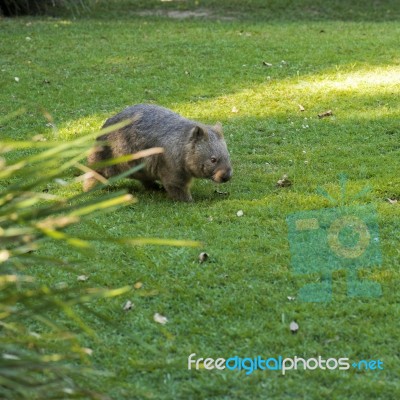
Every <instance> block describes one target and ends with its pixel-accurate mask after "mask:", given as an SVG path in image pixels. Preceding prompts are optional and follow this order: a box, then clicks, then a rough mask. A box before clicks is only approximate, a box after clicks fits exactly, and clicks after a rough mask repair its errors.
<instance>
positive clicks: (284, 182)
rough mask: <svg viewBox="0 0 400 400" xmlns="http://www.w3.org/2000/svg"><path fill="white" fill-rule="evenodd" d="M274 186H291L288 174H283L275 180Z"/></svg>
mask: <svg viewBox="0 0 400 400" xmlns="http://www.w3.org/2000/svg"><path fill="white" fill-rule="evenodd" d="M276 186H278V187H289V186H292V182H291V181H290V180H289V178H288V176H287V175H286V174H285V175H283V176H282V178H281V179H279V181H278V182H276Z"/></svg>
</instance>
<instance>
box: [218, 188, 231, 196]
mask: <svg viewBox="0 0 400 400" xmlns="http://www.w3.org/2000/svg"><path fill="white" fill-rule="evenodd" d="M215 193H217V194H220V195H221V196H228V194H229V192H221V191H220V190H218V189H215Z"/></svg>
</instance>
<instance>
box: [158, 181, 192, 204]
mask: <svg viewBox="0 0 400 400" xmlns="http://www.w3.org/2000/svg"><path fill="white" fill-rule="evenodd" d="M163 185H164V188H165V190H166V191H167V193H168V195H169V197H170V198H171V199H173V200H176V201H186V202H190V201H193V199H192V195H191V194H190V189H189V184H188V183H186V184H185V183H184V184H182V185H177V184H171V183H165V182H163Z"/></svg>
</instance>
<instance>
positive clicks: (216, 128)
mask: <svg viewBox="0 0 400 400" xmlns="http://www.w3.org/2000/svg"><path fill="white" fill-rule="evenodd" d="M213 129H214V131H215V132H216V133H217V134H218V136H219V137H221V138H223V137H224V132H223V130H222V124H221V122H217V123H216V124H215V125H214V126H213Z"/></svg>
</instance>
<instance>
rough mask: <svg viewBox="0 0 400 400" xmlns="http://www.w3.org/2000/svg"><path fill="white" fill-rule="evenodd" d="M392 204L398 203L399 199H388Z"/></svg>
mask: <svg viewBox="0 0 400 400" xmlns="http://www.w3.org/2000/svg"><path fill="white" fill-rule="evenodd" d="M386 200H387V201H388V202H389V203H390V204H396V203H397V199H389V198H388V199H386Z"/></svg>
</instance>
